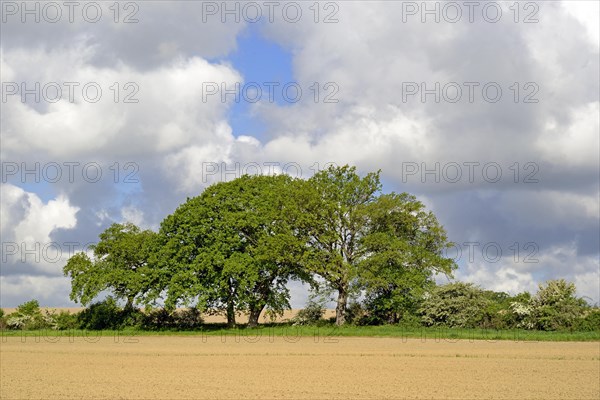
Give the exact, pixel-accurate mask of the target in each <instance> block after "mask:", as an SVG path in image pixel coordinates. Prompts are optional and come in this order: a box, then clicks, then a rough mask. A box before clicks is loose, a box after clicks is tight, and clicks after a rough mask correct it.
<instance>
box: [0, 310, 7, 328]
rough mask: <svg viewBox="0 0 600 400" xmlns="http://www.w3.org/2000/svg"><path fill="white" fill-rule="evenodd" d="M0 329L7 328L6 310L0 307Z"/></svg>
mask: <svg viewBox="0 0 600 400" xmlns="http://www.w3.org/2000/svg"><path fill="white" fill-rule="evenodd" d="M0 329H6V318H4V310H3V309H2V308H0Z"/></svg>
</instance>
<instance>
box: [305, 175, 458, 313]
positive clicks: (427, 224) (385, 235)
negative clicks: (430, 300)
mask: <svg viewBox="0 0 600 400" xmlns="http://www.w3.org/2000/svg"><path fill="white" fill-rule="evenodd" d="M303 196H304V197H305V198H304V200H303V201H302V204H303V205H304V207H305V210H306V213H305V214H306V215H308V216H310V217H307V219H305V220H303V221H302V222H303V223H304V224H305V225H303V227H302V229H303V230H305V232H306V234H307V235H308V237H309V239H308V241H307V251H306V252H305V254H304V257H303V262H304V265H305V267H306V268H307V270H309V271H311V272H313V273H315V274H317V275H319V276H320V277H322V278H323V279H324V280H325V281H326V282H327V284H328V286H329V287H330V288H331V289H333V290H335V291H337V305H336V324H337V325H342V324H344V323H345V319H346V318H345V314H346V305H347V302H348V296H349V294H350V292H351V288H352V285H353V284H355V283H362V285H363V286H364V287H366V288H367V289H368V290H370V291H371V293H373V292H375V291H379V292H381V293H382V294H383V295H384V296H388V297H389V298H390V305H389V308H390V309H397V308H398V307H399V306H401V305H402V302H403V301H406V299H407V298H408V297H410V296H412V297H414V296H417V295H419V290H420V289H422V288H423V287H425V286H426V285H427V283H428V282H430V277H431V274H432V273H433V272H443V273H447V274H449V273H451V271H452V269H453V268H456V266H455V264H454V263H453V262H452V261H451V260H449V259H446V258H444V257H442V255H441V254H442V250H443V249H444V248H445V247H447V246H448V242H447V240H446V235H445V232H444V229H443V227H441V226H440V225H439V224H438V222H437V220H436V219H435V216H434V215H433V214H431V213H427V212H425V211H424V207H423V205H422V204H421V203H420V202H418V201H417V200H416V199H415V198H414V197H413V196H410V195H407V194H395V193H391V194H387V195H384V194H382V193H381V183H380V179H379V172H377V173H369V174H367V175H365V176H364V177H361V176H359V175H358V174H357V172H356V169H355V167H349V166H343V167H334V166H330V167H329V168H327V169H325V170H322V171H319V172H318V173H316V174H315V175H314V176H313V177H312V178H310V179H309V180H308V181H307V182H306V185H305V190H304V193H303Z"/></svg>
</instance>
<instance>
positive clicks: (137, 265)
mask: <svg viewBox="0 0 600 400" xmlns="http://www.w3.org/2000/svg"><path fill="white" fill-rule="evenodd" d="M155 239H156V233H154V232H152V231H150V230H145V231H142V230H140V229H139V228H138V227H137V226H135V225H133V224H131V223H125V224H112V225H111V226H110V227H109V228H108V229H106V230H105V231H104V232H102V233H101V234H100V241H99V242H98V243H97V244H95V245H92V246H90V249H91V250H92V251H93V258H90V257H89V256H88V255H87V254H86V253H83V252H80V253H77V254H75V255H73V256H72V257H71V258H69V260H68V262H67V264H66V265H65V267H64V268H63V273H64V274H65V276H69V277H70V278H71V294H70V297H71V300H73V301H77V302H80V303H82V304H84V305H86V304H88V303H89V302H90V301H92V300H93V299H94V298H95V297H96V296H98V294H99V293H100V292H102V291H105V290H107V291H110V292H112V293H113V295H114V296H115V297H116V298H118V299H124V300H126V301H127V305H126V307H125V308H131V307H133V305H134V302H135V301H136V300H139V298H140V297H141V296H143V295H144V294H145V293H147V292H148V291H149V290H150V288H151V286H152V281H151V280H150V266H149V264H148V260H149V258H150V256H151V254H152V251H153V249H154V241H155Z"/></svg>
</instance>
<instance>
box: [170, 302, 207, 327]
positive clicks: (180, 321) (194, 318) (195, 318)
mask: <svg viewBox="0 0 600 400" xmlns="http://www.w3.org/2000/svg"><path fill="white" fill-rule="evenodd" d="M173 317H174V318H173V319H174V323H175V327H176V328H177V329H183V330H185V329H196V328H198V327H200V326H201V325H202V324H203V323H204V320H203V319H202V316H201V315H200V311H199V310H198V309H197V308H195V307H192V308H188V309H185V310H181V311H175V312H174V313H173Z"/></svg>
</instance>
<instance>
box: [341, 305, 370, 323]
mask: <svg viewBox="0 0 600 400" xmlns="http://www.w3.org/2000/svg"><path fill="white" fill-rule="evenodd" d="M366 317H367V312H366V310H365V308H364V307H363V305H362V304H360V303H359V302H357V301H353V302H352V303H350V304H349V305H348V307H347V308H346V322H347V323H349V324H353V325H366V324H365V318H366Z"/></svg>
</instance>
